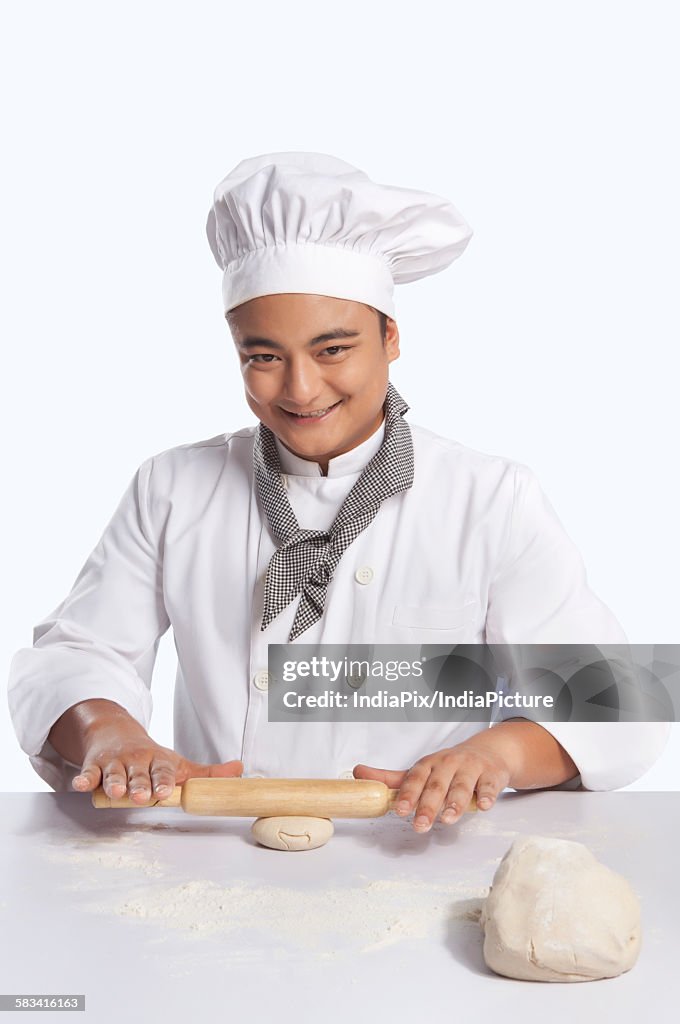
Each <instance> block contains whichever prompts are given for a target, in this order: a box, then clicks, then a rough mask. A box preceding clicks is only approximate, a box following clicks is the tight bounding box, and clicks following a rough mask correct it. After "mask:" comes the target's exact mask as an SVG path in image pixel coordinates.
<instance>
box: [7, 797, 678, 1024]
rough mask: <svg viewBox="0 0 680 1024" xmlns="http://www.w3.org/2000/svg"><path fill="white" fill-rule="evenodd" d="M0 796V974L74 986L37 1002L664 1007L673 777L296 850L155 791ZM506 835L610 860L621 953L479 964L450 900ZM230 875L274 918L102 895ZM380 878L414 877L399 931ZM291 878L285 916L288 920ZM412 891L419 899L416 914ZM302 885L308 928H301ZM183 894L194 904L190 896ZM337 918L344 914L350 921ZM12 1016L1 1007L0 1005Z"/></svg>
mask: <svg viewBox="0 0 680 1024" xmlns="http://www.w3.org/2000/svg"><path fill="white" fill-rule="evenodd" d="M0 806H1V808H2V822H3V838H2V844H1V849H0V863H1V866H2V872H1V876H0V877H1V878H2V883H1V888H0V925H1V942H2V946H3V947H4V948H3V951H2V956H1V957H0V992H2V993H28V992H35V993H39V992H44V993H49V994H52V993H84V994H85V996H86V1010H85V1012H84V1013H82V1014H76V1015H75V1016H74V1014H72V1013H71V1014H70V1015H65V1014H64V1013H59V1014H56V1013H54V1012H49V1011H48V1012H45V1013H43V1014H42V1015H41V1016H39V1017H38V1019H39V1020H45V1021H48V1020H52V1019H59V1020H62V1021H63V1020H64V1019H67V1018H68V1019H73V1020H76V1021H81V1020H82V1021H84V1020H91V1021H96V1024H108V1022H110V1021H121V1022H122V1021H143V1020H144V1021H151V1020H154V1021H156V1020H158V1021H167V1022H175V1021H177V1022H179V1021H182V1022H184V1021H186V1022H204V1021H205V1022H212V1021H219V1022H220V1024H221V1022H223V1021H238V1020H247V1021H256V1022H258V1024H259V1022H260V1021H265V1020H266V1021H275V1022H277V1024H288V1022H289V1021H290V1022H293V1021H295V1022H297V1024H305V1022H307V1021H323V1022H324V1024H325V1022H328V1024H334V1022H340V1021H342V1024H359V1022H363V1021H374V1020H375V1021H381V1022H384V1024H391V1022H402V1021H414V1022H415V1021H422V1020H427V1021H438V1020H441V1021H447V1022H449V1021H451V1020H455V1018H456V1017H458V1016H459V1015H464V1018H465V1019H466V1020H469V1019H470V1018H473V1019H474V1020H475V1021H484V1022H486V1021H499V1022H506V1021H513V1022H514V1021H517V1022H522V1024H532V1022H534V1021H535V1022H539V1021H540V1022H541V1024H560V1022H567V1021H569V1022H570V1024H573V1022H574V1021H578V1022H583V1024H590V1022H591V1021H592V1022H594V1021H599V1020H600V1019H601V1020H604V1019H607V1020H610V1021H612V1022H615V1024H623V1022H628V1021H630V1022H633V1021H635V1022H636V1024H639V1022H640V1020H641V1019H642V1020H647V1018H649V1019H650V1020H660V1021H665V1020H670V1019H671V1018H673V1019H674V1018H675V1006H674V1004H675V1001H676V1000H675V995H674V987H675V982H676V979H677V974H678V962H677V954H678V951H680V934H679V931H680V929H679V926H678V896H677V888H676V878H677V869H676V866H675V865H676V861H677V854H678V838H679V836H680V829H679V827H678V826H679V824H680V794H675V793H590V792H542V793H522V794H519V793H508V794H506V795H505V796H504V797H503V798H502V799H501V801H500V802H499V803H498V805H497V806H496V807H495V808H494V809H493V810H492V811H489V812H484V813H482V812H477V813H476V814H470V815H466V816H465V818H464V819H463V821H462V823H461V824H459V825H458V826H452V827H445V826H442V825H437V826H435V828H434V829H433V830H432V831H431V832H430V833H429V834H428V835H426V836H420V835H417V834H416V833H414V832H413V830H412V828H411V827H410V825H409V824H408V823H407V822H404V821H402V820H400V819H397V818H396V817H395V816H394V815H389V816H387V817H385V818H380V819H374V820H368V821H337V822H336V823H335V826H336V834H335V836H334V838H333V839H332V840H331V842H330V843H329V844H328V845H327V846H325V847H323V848H321V849H319V850H313V851H306V852H304V853H283V852H278V851H273V850H265V849H262V848H261V847H258V846H257V845H256V844H254V842H253V840H252V839H251V837H250V834H249V825H250V820H245V819H236V818H204V817H200V818H199V817H193V816H189V815H186V814H184V813H183V812H182V811H181V810H175V809H167V808H163V809H145V810H130V811H128V810H122V811H121V810H106V811H102V810H95V809H94V808H93V807H92V806H91V804H90V802H89V798H88V797H85V796H82V795H79V794H75V793H73V794H71V793H69V794H52V793H34V794H26V793H6V794H0ZM525 834H540V835H547V836H559V837H562V838H566V839H574V840H576V841H578V842H583V843H585V844H586V845H588V846H589V847H590V849H591V850H592V851H593V852H594V853H595V855H596V856H597V857H598V858H599V859H600V860H602V861H603V862H604V863H606V864H608V865H609V866H610V867H612V868H614V869H615V870H617V871H620V872H621V873H622V874H624V875H625V876H626V877H627V878H628V879H629V881H630V882H631V884H632V885H633V888H634V889H635V890H636V892H637V893H638V895H639V896H640V899H641V902H642V908H643V943H642V951H641V954H640V958H639V960H638V962H637V964H636V966H635V967H634V968H633V970H632V971H630V972H629V973H627V974H625V975H622V976H620V977H619V978H614V979H609V980H606V981H597V982H587V983H580V984H541V983H532V982H520V981H512V980H509V979H505V978H500V977H498V976H496V975H494V974H493V973H491V972H490V971H489V970H488V969H487V967H486V966H485V964H484V961H483V957H482V934H481V930H480V928H479V925H478V924H477V923H475V921H474V920H471V919H470V915H469V914H468V916H467V917H465V916H463V912H464V911H465V910H466V909H467V910H470V909H471V908H472V909H474V908H475V907H479V905H480V898H481V896H482V895H483V892H484V889H485V887H488V885H489V884H490V882H491V879H492V877H493V873H494V871H495V868H496V865H497V862H498V860H499V859H500V857H501V856H502V855H503V854H504V853H505V851H506V850H507V849H508V847H509V846H510V844H511V843H512V841H513V839H514V838H515V837H516V836H517V835H525ZM235 881H238V883H239V884H241V885H242V886H243V887H244V888H243V889H242V890H239V891H240V892H241V893H245V896H246V897H247V898H248V900H250V901H251V902H252V901H253V900H254V899H255V900H256V899H259V898H260V896H262V899H263V900H264V902H263V904H262V905H263V907H264V909H265V911H266V913H265V917H266V914H267V913H269V914H271V913H272V912H278V911H277V907H278V908H279V910H280V911H281V913H283V914H285V916H286V920H285V921H284V920H283V919H281V921H280V922H277V921H274V920H273V919H270V920H269V923H265V924H264V925H263V924H262V919H261V918H260V919H259V920H260V924H259V925H258V916H257V915H253V919H252V927H249V928H244V927H242V926H239V927H238V928H232V929H231V930H226V931H222V930H218V931H215V932H212V933H207V934H201V933H200V932H196V931H194V930H190V929H187V928H186V927H184V928H181V927H180V928H178V927H171V926H168V925H167V923H164V922H163V921H162V920H159V919H147V920H144V919H140V918H135V917H129V916H123V915H121V914H119V913H117V912H116V910H115V908H116V907H120V906H121V904H124V903H125V902H126V901H129V899H130V898H133V897H134V898H135V899H136V900H137V903H138V904H140V902H141V904H142V905H143V904H144V900H145V899H146V900H147V901H149V900H153V895H154V893H155V894H157V895H158V894H160V896H161V900H162V899H163V894H164V893H167V891H168V890H171V889H174V888H175V887H177V886H181V885H182V884H184V883H187V882H191V883H193V884H194V886H196V885H198V886H199V889H198V891H199V895H200V898H201V899H203V900H205V899H206V895H205V893H206V887H207V892H208V897H207V898H210V894H211V893H212V892H213V888H212V887H213V886H214V892H215V893H218V892H219V891H220V889H219V887H229V886H233V885H234V883H235ZM371 883H373V887H372V886H371ZM376 883H379V884H378V885H377V886H376ZM390 883H393V886H394V892H395V893H397V894H401V898H402V901H403V894H404V893H405V892H406V893H408V894H409V895H408V898H409V899H411V896H410V892H411V885H412V886H413V890H414V893H415V895H414V897H413V901H414V902H415V904H417V905H418V906H420V905H421V904H418V900H419V899H420V897H419V895H418V894H419V893H421V894H425V896H427V897H428V898H427V899H425V897H423V900H424V904H425V905H426V906H425V911H424V913H425V918H426V924H425V926H424V927H421V928H420V931H419V932H418V930H417V929H416V931H415V933H414V932H413V930H412V931H411V933H409V931H408V929H407V930H406V932H405V933H404V934H401V933H400V930H399V928H400V921H399V920H398V919H399V910H398V907H397V906H396V904H395V912H394V917H395V920H394V921H393V922H390V921H389V914H388V915H387V917H385V900H386V896H385V893H386V892H389V891H392V890H391V889H390ZM201 887H202V888H201ZM329 890H331V894H330V896H329V895H328V892H329ZM291 892H293V893H294V894H297V898H298V900H299V907H300V919H299V922H297V923H298V924H299V925H300V928H301V929H302V931H301V930H300V928H299V929H298V931H297V932H296V930H295V925H296V922H295V921H293V920H292V917H294V916H295V911H294V910H291V906H292V902H291V900H290V893H291ZM437 892H440V895H441V900H438V899H437V897H436V893H437ZM140 893H141V896H140ZM432 893H435V897H434V902H435V903H438V906H437V908H436V913H435V911H434V910H433V911H432V914H433V919H432V926H431V927H430V925H429V918H428V917H427V914H428V913H429V910H427V907H428V906H429V905H430V904H431V903H432V900H433V897H432ZM232 894H233V890H232ZM272 894H273V896H272ZM428 894H429V896H428ZM244 898H245V897H244ZM267 900H268V901H269V902H268V903H267ZM428 900H429V902H428ZM286 901H287V902H286ZM310 901H311V903H310ZM93 902H95V903H97V904H98V909H96V910H93V909H92V908H91V905H92V903H93ZM104 904H106V906H107V909H102V905H104ZM308 904H309V905H310V906H312V908H315V912H316V915H317V918H316V921H317V924H318V922H319V921H320V922H321V927H320V928H318V929H317V930H316V931H314V930H312V931H311V932H310V935H311V938H307V939H306V941H302V942H301V941H300V934H302V932H303V931H304V930H305V929H304V927H303V925H304V915H305V913H307V910H306V909H305V908H307V906H308ZM326 906H327V919H326V917H325V916H324V914H325V909H324V908H326ZM88 907H89V908H90V909H88ZM111 908H114V909H111ZM190 909H191V908H190ZM196 912H197V914H198V916H199V917H200V906H199V905H198V904H197V905H196ZM225 913H227V914H228V913H229V906H228V905H226V906H225ZM374 913H375V917H376V930H375V935H372V936H369V939H370V941H368V942H367V936H366V934H365V930H364V931H362V927H363V926H364V925H365V922H366V921H369V922H370V921H371V920H372V916H371V915H372V914H374ZM362 914H363V917H362V916H361V915H362ZM319 915H321V916H319ZM352 915H353V916H352ZM381 915H382V916H381ZM421 916H422V915H421ZM435 918H436V919H435ZM309 920H310V921H313V919H312V918H311V917H310V918H309ZM353 922H359V924H361V923H362V922H363V924H362V927H359V926H358V925H357V927H356V929H355V931H356V934H355V932H354V931H353V928H355V925H354V924H353ZM390 923H391V924H392V927H390V928H389V929H387V924H390ZM242 924H243V921H242V920H241V925H242ZM421 924H422V921H421ZM17 1016H18V1015H17V1013H15V1012H8V1013H7V1015H6V1017H5V1015H4V1014H3V1015H2V1017H1V1018H0V1024H2V1021H3V1020H5V1019H7V1020H9V1019H15V1018H16V1017H17ZM23 1019H26V1018H25V1017H24V1018H23ZM32 1019H35V1018H32Z"/></svg>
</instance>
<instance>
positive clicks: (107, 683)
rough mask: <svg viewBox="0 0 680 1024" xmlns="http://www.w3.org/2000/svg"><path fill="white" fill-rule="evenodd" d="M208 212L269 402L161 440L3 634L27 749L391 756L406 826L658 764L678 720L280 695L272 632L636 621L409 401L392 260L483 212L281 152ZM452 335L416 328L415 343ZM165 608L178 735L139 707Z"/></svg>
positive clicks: (71, 763) (440, 250) (448, 239)
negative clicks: (72, 577) (386, 713)
mask: <svg viewBox="0 0 680 1024" xmlns="http://www.w3.org/2000/svg"><path fill="white" fill-rule="evenodd" d="M207 232H208V238H209V242H210V246H211V249H212V252H213V254H214V256H215V259H216V261H217V263H218V265H219V267H220V269H221V270H222V272H223V276H222V295H223V300H224V310H225V315H226V318H227V322H228V325H229V328H230V331H231V334H232V338H233V342H234V346H235V351H236V357H237V359H238V364H239V366H240V371H241V374H242V378H243V383H244V387H245V395H246V399H247V402H248V405H249V406H250V408H251V410H252V411H253V413H254V416H255V418H256V420H257V421H258V422H257V425H256V426H248V427H245V428H244V429H242V430H238V431H236V432H234V433H231V434H219V435H218V436H216V437H212V438H208V439H206V440H201V441H196V442H193V443H189V444H184V445H180V446H179V447H175V448H171V449H168V450H166V451H163V452H160V453H159V454H156V455H153V456H151V457H150V458H148V459H146V461H144V462H143V463H142V464H141V465H140V466H139V467H138V469H137V470H136V472H135V473H134V476H133V477H132V479H131V481H130V484H129V486H128V488H127V490H126V491H125V494H124V495H123V497H122V499H121V501H120V503H119V505H118V507H117V509H116V510H115V512H114V514H113V517H112V518H111V520H110V522H109V523H108V525H107V527H106V529H105V530H104V532H103V534H102V536H101V538H100V540H99V542H98V544H97V545H96V547H95V548H94V550H93V551H92V553H91V555H90V556H89V558H88V559H87V561H86V562H85V564H84V566H83V567H82V569H81V571H80V574H79V575H78V577H77V579H76V581H75V584H74V586H73V588H72V590H71V592H70V593H69V594H68V596H67V597H66V598H65V599H64V600H63V601H62V602H61V604H60V605H59V606H58V607H57V608H56V609H55V610H54V611H53V612H52V613H51V614H50V615H48V616H47V617H46V618H45V619H44V620H43V621H42V622H40V623H39V624H38V625H37V626H36V627H35V629H34V637H33V639H34V643H33V647H32V648H26V649H23V650H20V651H19V652H17V654H16V655H15V657H14V659H13V661H12V665H11V677H10V686H9V698H10V708H11V714H12V717H13V722H14V726H15V729H16V732H17V735H18V738H19V741H20V743H21V746H22V748H23V750H24V751H25V752H26V753H27V755H28V756H29V758H30V761H31V763H32V765H33V766H34V768H35V769H36V771H37V772H38V773H39V774H40V775H41V777H42V778H43V779H45V780H46V781H47V782H48V783H49V784H50V785H51V786H52V787H53V788H54V789H57V790H60V789H66V788H71V787H73V788H75V789H76V790H79V791H88V790H91V789H93V788H95V787H96V786H98V785H103V786H104V788H105V790H106V791H107V792H108V793H109V795H110V796H113V797H119V796H122V795H124V794H125V793H126V791H127V792H128V793H129V795H130V796H131V798H132V799H133V800H135V801H136V802H139V803H144V802H146V801H148V800H149V799H150V798H151V796H152V794H153V795H155V796H157V797H158V798H161V799H162V798H163V797H164V796H167V795H168V793H169V791H170V789H171V788H172V786H173V785H174V784H175V783H178V784H181V783H182V782H183V781H184V780H185V779H187V778H189V777H192V776H198V775H204V776H229V775H239V774H244V775H246V776H251V777H252V776H265V777H281V776H286V777H296V778H303V777H351V776H352V775H354V776H355V777H356V778H362V779H368V778H375V779H380V780H383V781H385V782H386V783H388V785H390V786H392V787H394V788H399V790H400V792H399V796H398V801H397V808H396V810H397V813H399V814H402V815H411V814H412V815H413V824H414V828H416V829H417V830H418V831H427V830H428V829H429V828H430V827H431V826H432V824H433V822H434V821H435V820H437V819H439V820H441V821H443V822H445V823H452V822H455V821H457V820H458V819H459V817H460V814H461V813H462V812H463V810H464V809H465V807H466V806H467V804H468V801H469V799H470V797H471V795H472V793H473V792H475V793H476V794H477V800H478V804H479V806H480V808H481V809H482V810H486V809H488V808H490V807H491V806H492V805H493V803H494V801H495V800H496V798H497V796H498V794H499V793H500V792H501V791H502V790H503V789H504V788H505V787H508V786H510V787H514V788H517V789H531V788H542V787H554V786H565V785H566V786H576V785H578V784H579V783H580V784H581V785H583V786H585V787H586V788H588V789H614V788H617V787H620V786H624V785H626V784H627V783H629V782H632V781H633V780H634V779H636V778H638V777H639V776H640V775H642V774H643V773H644V772H645V771H646V770H647V769H648V768H649V767H650V765H651V764H652V763H653V762H654V760H655V759H656V758H657V757H658V755H659V753H660V751H661V749H662V747H663V745H664V742H665V739H666V737H667V734H668V730H669V727H668V725H666V724H665V723H646V724H645V723H640V724H636V723H625V724H624V723H608V724H601V723H584V724H579V723H573V722H565V723H559V722H558V723H550V724H545V725H539V724H537V723H535V722H530V721H528V720H523V719H513V720H510V721H503V722H500V723H497V724H495V725H494V726H493V727H492V728H488V727H487V725H486V724H485V723H475V722H458V723H456V722H450V721H449V722H422V721H417V722H407V723H404V724H400V725H399V726H398V727H395V725H394V724H393V723H387V722H383V723H380V722H370V723H359V724H357V723H348V722H323V721H309V722H303V723H290V722H283V723H281V722H269V721H268V717H267V690H268V687H269V685H270V678H269V674H268V670H267V664H268V657H267V654H268V645H269V644H272V643H277V644H281V643H290V644H293V645H295V644H300V643H305V644H325V643H343V644H347V643H356V644H376V643H409V644H411V643H412V644H420V643H441V644H448V643H466V644H470V643H474V644H481V643H494V644H500V643H522V644H533V643H540V644H569V643H578V644H590V643H592V644H615V643H625V636H624V634H623V632H622V630H621V628H620V626H619V625H618V623H617V621H616V620H615V618H614V617H613V615H612V614H611V612H610V611H609V610H608V609H607V608H606V607H605V606H604V605H603V604H602V602H601V601H600V600H599V599H598V598H597V597H596V596H595V595H594V594H593V592H592V591H591V590H590V588H589V586H588V583H587V580H586V574H585V570H584V566H583V563H582V560H581V557H580V555H579V553H578V551H577V550H576V548H575V546H574V544H573V543H572V541H571V540H570V538H569V537H568V535H567V534H566V533H565V531H564V529H563V527H562V526H561V524H560V522H559V520H558V518H557V516H556V514H555V512H554V510H553V509H552V506H551V505H550V503H549V502H548V500H547V498H546V497H545V496H544V494H543V492H542V490H541V488H540V486H539V484H538V482H537V480H536V478H535V476H534V474H533V473H532V472H531V470H530V469H529V468H528V467H526V466H524V465H522V464H519V463H516V462H513V461H510V460H509V459H506V458H501V457H499V456H492V455H487V454H483V453H481V452H477V451H474V450H472V449H470V448H467V447H465V446H463V445H461V444H458V443H457V442H456V441H453V440H449V439H448V438H445V437H440V436H438V435H436V434H433V433H432V432H430V431H429V430H427V429H425V428H424V427H420V426H417V425H416V424H414V423H412V422H410V420H409V418H408V417H407V416H406V413H407V411H408V405H407V402H406V400H405V399H404V398H402V396H401V394H400V393H399V392H398V391H397V390H396V389H395V388H394V386H393V385H392V384H391V383H390V381H389V366H390V364H391V363H392V362H393V361H394V360H395V359H397V357H398V356H399V345H400V339H399V331H398V327H397V323H396V320H395V309H394V304H393V291H394V285H395V284H402V283H405V282H409V281H414V280H417V279H419V278H423V277H425V276H427V275H430V274H434V273H437V272H439V271H442V270H444V269H445V268H446V267H448V266H449V265H450V264H451V263H452V262H453V261H454V260H455V259H456V258H457V257H458V256H459V255H460V254H461V253H462V252H463V250H464V249H465V247H466V246H467V244H468V241H469V239H470V237H471V230H470V228H469V226H468V224H467V223H466V222H465V221H464V219H463V218H462V217H461V215H460V214H459V213H458V211H457V210H456V208H455V207H454V206H453V205H452V204H451V203H450V202H449V201H447V200H446V199H444V198H441V197H439V196H436V195H431V194H427V193H423V192H419V191H415V190H412V189H406V188H401V187H396V186H391V185H380V184H377V183H375V182H373V181H372V180H371V179H369V177H368V176H367V175H366V174H364V173H363V172H362V171H360V170H358V169H357V168H355V167H353V166H352V165H350V164H347V163H345V162H343V161H342V160H339V159H336V158H334V157H332V156H328V155H324V154H319V153H300V152H290V153H272V154H266V155H263V156H259V157H254V158H251V159H247V160H244V161H242V162H241V163H239V164H238V166H237V167H235V168H234V170H233V171H232V172H231V173H230V174H229V175H227V177H226V178H224V180H223V181H221V182H220V184H219V185H218V186H217V188H216V190H215V193H214V201H213V205H212V208H211V210H210V213H209V217H208V224H207ZM438 344H441V341H440V340H439V339H437V338H432V337H429V338H419V339H418V345H419V346H420V348H421V349H422V351H423V359H424V360H427V352H428V351H429V352H432V351H433V350H434V349H435V348H436V346H437V345H438ZM433 388H435V390H436V388H437V382H436V381H433ZM438 393H439V395H440V398H441V399H442V400H445V399H446V385H445V382H442V383H441V384H440V385H439V392H438ZM170 626H172V630H173V635H174V642H175V647H176V650H177V658H178V667H177V678H176V683H175V693H174V749H169V748H164V747H161V746H160V745H159V744H157V743H155V742H154V741H153V739H152V738H151V737H150V736H149V733H148V729H149V724H150V720H151V709H152V699H151V693H150V684H151V676H152V670H153V665H154V660H155V656H156V651H157V648H158V643H159V641H160V638H161V637H162V636H163V634H164V633H165V632H166V631H167V629H168V628H169V627H170Z"/></svg>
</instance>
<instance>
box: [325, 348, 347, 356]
mask: <svg viewBox="0 0 680 1024" xmlns="http://www.w3.org/2000/svg"><path fill="white" fill-rule="evenodd" d="M349 348H350V346H349V345H329V347H328V348H325V349H324V350H323V351H324V352H325V353H326V354H327V355H329V356H337V355H339V353H340V352H347V350H348V349H349Z"/></svg>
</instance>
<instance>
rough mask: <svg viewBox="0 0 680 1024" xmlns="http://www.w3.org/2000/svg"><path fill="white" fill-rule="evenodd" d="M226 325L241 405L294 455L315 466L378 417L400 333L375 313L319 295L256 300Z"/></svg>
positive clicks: (354, 441)
mask: <svg viewBox="0 0 680 1024" xmlns="http://www.w3.org/2000/svg"><path fill="white" fill-rule="evenodd" d="M229 326H230V329H231V333H232V337H233V339H234V343H235V345H236V349H237V352H238V355H239V359H240V361H241V372H242V374H243V381H244V384H245V389H246V399H247V402H248V405H249V406H250V408H251V409H252V410H253V412H254V413H255V415H256V416H257V418H258V419H259V420H261V421H262V423H264V424H265V426H267V427H269V429H270V430H272V431H273V432H274V434H276V436H277V437H278V438H279V439H280V440H281V441H282V442H283V444H284V445H285V446H286V447H287V448H288V449H290V451H292V452H293V453H294V454H295V455H299V456H300V457H301V458H303V459H310V460H311V461H314V462H318V463H320V465H321V467H322V470H323V472H324V473H325V472H326V471H327V466H328V460H329V459H332V458H334V457H335V456H336V455H342V454H343V453H344V452H348V451H350V450H351V449H352V448H355V447H356V446H357V445H358V444H361V442H362V441H365V440H366V439H367V438H368V437H370V435H371V434H372V433H373V432H374V431H375V430H377V428H378V427H379V425H380V423H381V422H382V418H383V404H384V401H385V394H386V392H387V384H388V366H389V364H390V363H391V362H392V360H393V359H396V358H397V357H398V355H399V332H398V330H397V325H396V323H395V321H394V320H390V319H388V321H387V335H386V338H385V341H384V342H383V339H382V336H381V333H380V322H379V319H378V315H377V314H376V312H375V311H374V310H373V309H371V308H370V307H368V306H365V305H364V304H363V303H361V302H352V301H350V300H348V299H336V298H330V297H328V296H325V295H308V294H297V293H295V294H292V293H289V294H284V295H263V296H260V297H259V298H256V299H251V300H250V301H249V302H244V303H243V304H242V305H240V306H237V307H236V308H235V309H234V310H232V311H231V313H230V314H229Z"/></svg>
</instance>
